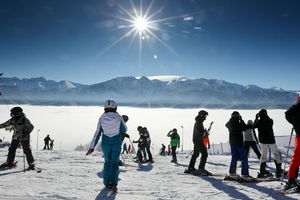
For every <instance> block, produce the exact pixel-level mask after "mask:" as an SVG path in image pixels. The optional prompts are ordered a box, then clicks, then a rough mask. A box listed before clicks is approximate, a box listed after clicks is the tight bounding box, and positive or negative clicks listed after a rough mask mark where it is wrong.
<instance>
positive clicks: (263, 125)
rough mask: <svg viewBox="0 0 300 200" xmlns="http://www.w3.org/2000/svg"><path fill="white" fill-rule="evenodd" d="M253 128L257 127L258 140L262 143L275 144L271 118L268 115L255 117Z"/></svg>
mask: <svg viewBox="0 0 300 200" xmlns="http://www.w3.org/2000/svg"><path fill="white" fill-rule="evenodd" d="M253 127H254V128H257V129H258V140H259V142H260V143H262V144H275V137H274V131H273V120H272V119H271V118H270V117H269V116H266V117H263V118H262V117H261V118H260V119H255V121H254V124H253Z"/></svg>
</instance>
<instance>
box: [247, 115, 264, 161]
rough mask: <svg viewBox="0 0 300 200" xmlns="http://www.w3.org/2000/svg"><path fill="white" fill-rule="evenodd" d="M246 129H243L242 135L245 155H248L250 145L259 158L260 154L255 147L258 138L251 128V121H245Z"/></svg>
mask: <svg viewBox="0 0 300 200" xmlns="http://www.w3.org/2000/svg"><path fill="white" fill-rule="evenodd" d="M247 126H248V129H246V130H245V131H243V136H244V145H245V147H246V152H247V155H249V151H250V147H251V148H252V149H253V151H254V152H255V154H256V156H257V158H258V159H260V157H261V154H260V152H259V150H258V148H257V145H258V140H257V137H256V134H255V131H254V129H253V121H252V120H248V122H247Z"/></svg>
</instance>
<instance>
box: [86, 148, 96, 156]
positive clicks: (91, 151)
mask: <svg viewBox="0 0 300 200" xmlns="http://www.w3.org/2000/svg"><path fill="white" fill-rule="evenodd" d="M93 151H94V149H89V150H88V152H86V154H85V155H86V156H87V155H90V154H91V153H93Z"/></svg>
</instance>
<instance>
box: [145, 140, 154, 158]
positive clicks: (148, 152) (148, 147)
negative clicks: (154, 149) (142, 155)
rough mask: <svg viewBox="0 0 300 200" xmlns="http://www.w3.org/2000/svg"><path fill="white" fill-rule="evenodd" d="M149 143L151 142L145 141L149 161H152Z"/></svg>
mask: <svg viewBox="0 0 300 200" xmlns="http://www.w3.org/2000/svg"><path fill="white" fill-rule="evenodd" d="M150 144H151V143H150V142H148V143H147V145H146V151H147V154H148V158H149V161H153V158H152V154H151V151H150Z"/></svg>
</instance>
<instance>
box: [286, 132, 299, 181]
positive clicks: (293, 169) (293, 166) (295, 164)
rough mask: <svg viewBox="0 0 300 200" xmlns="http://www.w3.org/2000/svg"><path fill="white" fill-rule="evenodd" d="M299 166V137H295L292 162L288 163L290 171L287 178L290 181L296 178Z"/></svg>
mask: <svg viewBox="0 0 300 200" xmlns="http://www.w3.org/2000/svg"><path fill="white" fill-rule="evenodd" d="M299 166H300V137H298V136H296V137H295V150H294V155H293V157H292V160H291V162H290V169H289V172H288V177H289V178H290V179H296V178H297V176H298V170H299Z"/></svg>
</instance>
